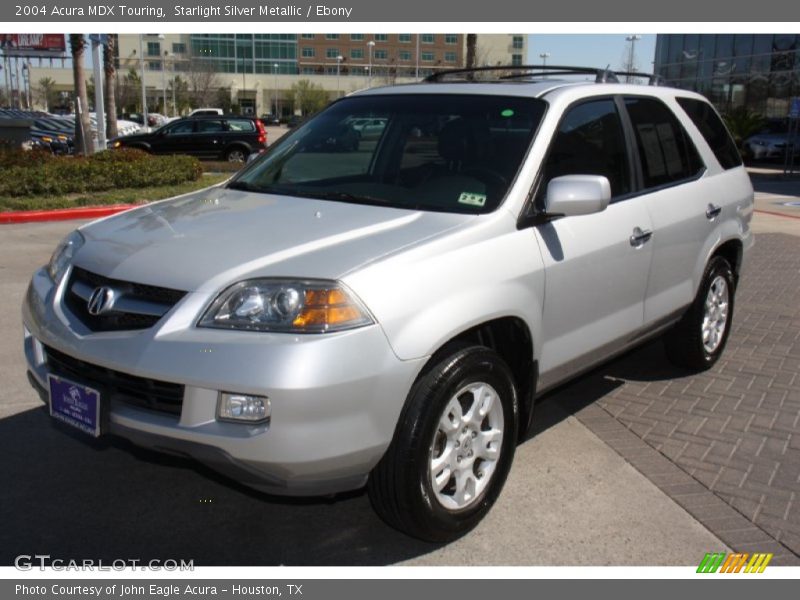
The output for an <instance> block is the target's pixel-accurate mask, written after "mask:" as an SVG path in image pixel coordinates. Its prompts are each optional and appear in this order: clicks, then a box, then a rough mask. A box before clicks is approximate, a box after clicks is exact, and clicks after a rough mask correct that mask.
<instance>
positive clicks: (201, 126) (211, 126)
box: [196, 121, 225, 133]
mask: <svg viewBox="0 0 800 600" xmlns="http://www.w3.org/2000/svg"><path fill="white" fill-rule="evenodd" d="M196 131H197V133H217V132H219V131H225V126H224V125H223V124H222V121H198V122H197V130H196Z"/></svg>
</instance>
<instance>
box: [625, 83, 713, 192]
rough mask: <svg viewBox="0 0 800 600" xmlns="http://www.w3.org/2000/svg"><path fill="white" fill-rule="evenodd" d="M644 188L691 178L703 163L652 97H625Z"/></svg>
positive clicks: (672, 117)
mask: <svg viewBox="0 0 800 600" xmlns="http://www.w3.org/2000/svg"><path fill="white" fill-rule="evenodd" d="M625 107H626V108H627V110H628V115H629V116H630V119H631V124H632V126H633V132H634V136H635V137H636V146H637V148H638V150H639V160H640V162H641V166H642V177H643V182H642V183H643V186H644V188H645V189H649V188H656V187H661V186H666V185H674V184H676V183H680V182H682V181H686V180H689V179H693V178H694V177H696V176H698V175H699V174H700V173H702V172H703V169H705V165H703V161H702V160H701V159H700V155H699V154H698V153H697V149H696V148H695V147H694V144H693V143H692V141H691V140H690V139H689V135H688V134H687V133H686V131H685V130H684V129H683V126H682V125H681V124H680V122H679V121H678V119H677V117H676V116H675V115H674V114H672V111H671V110H670V109H669V108H668V107H667V105H666V104H664V103H663V102H661V101H660V100H656V99H655V98H640V97H628V98H625Z"/></svg>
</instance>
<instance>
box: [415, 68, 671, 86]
mask: <svg viewBox="0 0 800 600" xmlns="http://www.w3.org/2000/svg"><path fill="white" fill-rule="evenodd" d="M487 71H500V72H502V71H506V73H503V74H501V75H500V76H499V77H498V78H497V80H501V81H502V80H507V79H528V78H531V79H533V78H537V77H542V78H544V77H547V76H548V75H594V77H595V79H594V80H595V83H619V76H623V77H643V78H646V79H647V80H648V83H649V84H650V85H660V84H661V82H662V79H661V77H660V76H659V75H655V74H652V73H640V72H638V71H612V70H611V69H609V68H608V67H606V68H605V69H598V68H596V67H572V66H563V65H503V66H500V65H498V66H491V67H488V66H487V67H471V68H463V69H447V70H446V71H437V72H436V73H433V74H431V75H428V76H427V77H426V78H425V79H424V81H425V82H426V83H442V82H445V81H446V80H447V78H448V77H452V76H457V75H463V76H464V77H463V79H464V80H466V81H474V78H473V77H472V75H474V74H475V73H484V72H487ZM508 71H516V72H515V73H508Z"/></svg>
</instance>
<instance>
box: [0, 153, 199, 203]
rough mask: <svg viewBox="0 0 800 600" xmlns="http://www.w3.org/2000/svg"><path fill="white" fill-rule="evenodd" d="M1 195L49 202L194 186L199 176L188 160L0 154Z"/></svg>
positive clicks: (131, 155) (192, 160)
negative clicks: (59, 198) (50, 199)
mask: <svg viewBox="0 0 800 600" xmlns="http://www.w3.org/2000/svg"><path fill="white" fill-rule="evenodd" d="M0 169H1V170H2V172H1V173H0V195H5V196H53V195H63V194H74V193H82V192H100V191H105V190H111V189H117V188H143V187H150V186H160V185H175V184H178V183H183V182H186V181H196V180H197V179H199V178H200V177H201V176H202V174H203V167H202V166H201V164H200V162H199V161H198V160H197V159H196V158H193V157H191V156H152V155H150V154H147V153H146V152H142V151H141V150H133V149H125V150H108V151H104V152H100V153H98V154H94V155H92V156H88V157H80V156H75V157H73V156H53V155H50V154H46V153H35V152H24V151H3V152H0Z"/></svg>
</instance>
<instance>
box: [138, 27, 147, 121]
mask: <svg viewBox="0 0 800 600" xmlns="http://www.w3.org/2000/svg"><path fill="white" fill-rule="evenodd" d="M143 40H144V34H142V33H140V34H139V70H140V71H141V75H142V127H144V128H147V90H146V89H145V87H144V41H143Z"/></svg>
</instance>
